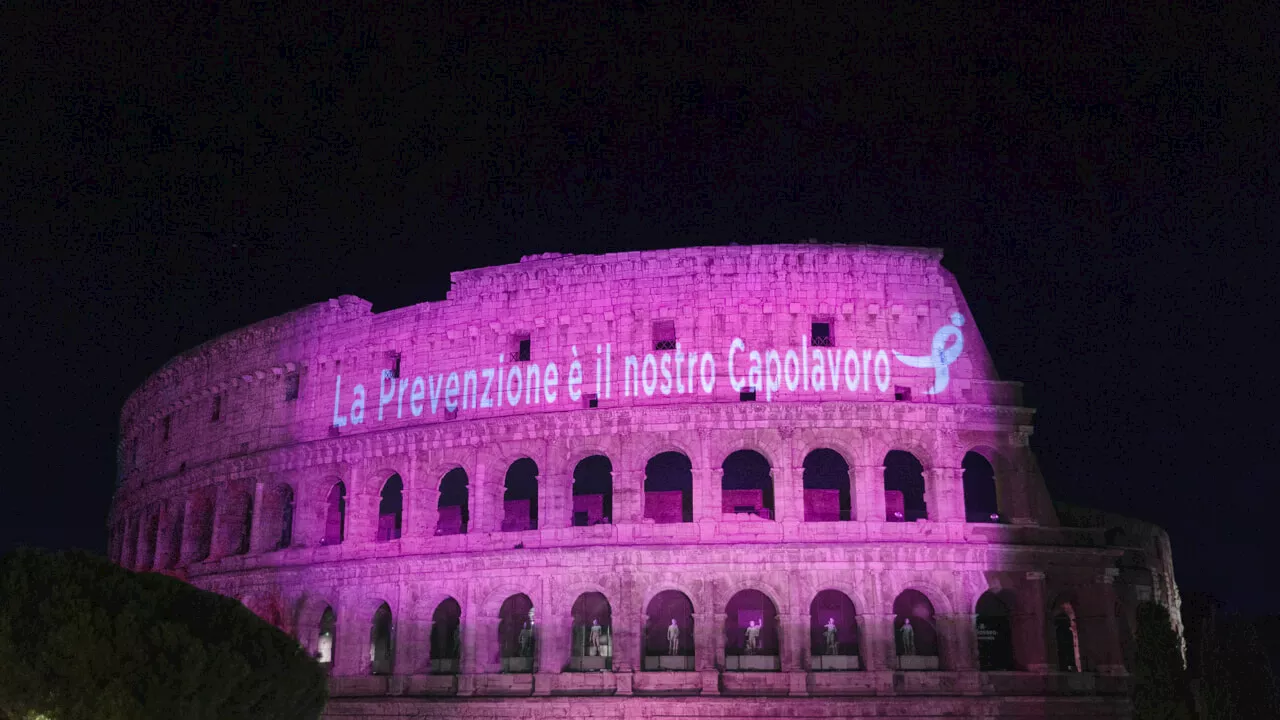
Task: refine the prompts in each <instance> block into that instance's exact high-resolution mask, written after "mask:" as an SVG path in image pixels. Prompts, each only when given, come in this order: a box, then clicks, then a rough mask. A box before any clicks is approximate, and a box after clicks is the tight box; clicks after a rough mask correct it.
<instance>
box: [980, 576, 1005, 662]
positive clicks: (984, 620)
mask: <svg viewBox="0 0 1280 720" xmlns="http://www.w3.org/2000/svg"><path fill="white" fill-rule="evenodd" d="M1011 605H1012V598H1011V597H1007V598H1006V597H1001V595H997V594H996V593H994V592H992V591H990V590H988V591H987V592H984V593H982V597H980V598H978V606H977V608H976V609H977V612H978V617H977V620H976V623H977V631H978V669H979V670H984V671H990V670H1013V669H1014V664H1013V622H1012V618H1011V617H1010V613H1009V608H1010V606H1011Z"/></svg>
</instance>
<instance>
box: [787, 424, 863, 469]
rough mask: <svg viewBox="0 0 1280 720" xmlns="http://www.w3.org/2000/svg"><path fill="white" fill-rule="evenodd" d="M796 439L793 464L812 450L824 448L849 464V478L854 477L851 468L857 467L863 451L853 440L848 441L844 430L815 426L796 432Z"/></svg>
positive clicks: (801, 461)
mask: <svg viewBox="0 0 1280 720" xmlns="http://www.w3.org/2000/svg"><path fill="white" fill-rule="evenodd" d="M796 440H797V442H796V443H795V445H794V452H795V455H796V457H794V458H792V462H793V464H802V463H803V462H804V459H805V458H806V457H808V456H809V455H810V454H811V453H812V452H813V451H814V450H822V449H824V448H825V449H827V450H831V451H833V452H835V453H837V454H839V455H840V458H841V459H842V460H844V462H845V464H846V465H848V466H849V470H850V480H853V479H854V478H853V475H852V473H853V468H855V467H858V465H859V461H860V460H861V459H862V455H863V452H862V450H861V449H860V448H858V447H856V446H855V444H854V443H853V442H850V441H849V439H848V436H847V435H846V434H845V433H844V432H836V431H833V430H829V429H825V428H817V429H813V430H810V431H801V432H800V433H798V434H797V436H796Z"/></svg>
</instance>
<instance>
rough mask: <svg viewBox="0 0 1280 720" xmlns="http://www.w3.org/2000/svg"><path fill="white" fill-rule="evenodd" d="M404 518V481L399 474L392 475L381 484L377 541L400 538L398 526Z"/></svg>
mask: <svg viewBox="0 0 1280 720" xmlns="http://www.w3.org/2000/svg"><path fill="white" fill-rule="evenodd" d="M403 520H404V481H403V480H401V479H400V475H399V474H396V475H392V476H391V477H389V478H387V482H386V483H385V484H383V486H382V494H381V495H379V500H378V535H377V538H376V539H377V541H378V542H388V541H391V540H399V539H400V526H401V523H402V522H403Z"/></svg>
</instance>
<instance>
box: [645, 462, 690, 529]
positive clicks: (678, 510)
mask: <svg viewBox="0 0 1280 720" xmlns="http://www.w3.org/2000/svg"><path fill="white" fill-rule="evenodd" d="M644 517H645V518H646V519H649V520H652V521H653V522H655V523H658V524H664V523H682V522H693V463H691V462H690V461H689V456H688V455H685V454H684V453H680V452H676V451H672V450H669V451H666V452H662V453H658V454H657V455H654V456H653V457H651V458H649V461H648V462H647V463H645V466H644Z"/></svg>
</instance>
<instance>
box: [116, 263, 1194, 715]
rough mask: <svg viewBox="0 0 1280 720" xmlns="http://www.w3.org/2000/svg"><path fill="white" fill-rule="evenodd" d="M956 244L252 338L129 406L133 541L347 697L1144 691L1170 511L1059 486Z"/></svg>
mask: <svg viewBox="0 0 1280 720" xmlns="http://www.w3.org/2000/svg"><path fill="white" fill-rule="evenodd" d="M941 258H942V253H941V251H938V250H920V249H906V248H891V247H876V246H829V245H812V244H811V245H772V246H755V247H738V246H734V247H715V248H689V249H681V250H670V251H659V252H634V253H621V254H614V255H603V256H568V255H565V256H561V255H540V256H533V257H527V258H524V259H523V260H522V261H521V262H520V263H518V264H514V265H505V266H500V267H492V268H483V269H478V270H467V271H463V272H457V273H454V274H453V276H452V281H453V287H452V290H451V291H450V292H449V295H448V297H447V299H446V300H444V301H442V302H430V303H422V304H419V305H413V306H411V307H404V308H399V309H395V310H390V311H386V312H381V313H376V314H375V313H373V312H372V311H371V308H370V304H369V303H368V302H366V301H363V300H360V299H359V298H355V297H341V298H338V299H336V300H330V301H328V302H324V303H318V304H315V305H311V306H308V307H305V308H302V309H300V310H298V311H296V312H292V313H289V314H287V315H283V316H280V317H276V318H272V319H270V320H266V321H263V322H260V323H257V324H255V325H252V326H249V327H246V328H243V329H241V330H237V331H235V332H232V333H229V334H227V335H225V336H223V337H220V338H217V339H215V340H212V341H210V342H208V343H206V344H204V345H202V346H200V347H198V348H195V349H193V350H191V351H190V352H187V353H184V354H182V355H180V356H178V357H176V358H174V359H172V360H171V361H170V362H169V363H168V364H167V365H166V366H165V367H164V368H162V369H160V370H159V371H158V372H156V373H155V374H154V375H152V376H151V377H150V378H149V379H148V380H147V381H146V382H145V383H144V384H143V385H142V387H140V388H139V389H138V390H137V391H136V392H134V394H133V395H132V396H131V397H130V398H129V400H128V402H127V403H126V404H125V407H124V410H123V412H122V415H121V421H120V436H121V438H122V441H121V448H120V477H119V488H118V490H117V492H116V496H115V502H114V505H113V508H112V512H111V517H110V537H111V542H110V552H111V556H112V558H113V559H114V560H115V561H117V562H119V563H120V564H121V565H123V566H125V567H128V568H133V569H136V570H153V571H158V572H165V573H170V574H174V575H177V576H179V577H182V578H185V579H186V580H187V581H188V582H191V583H193V584H195V585H197V586H200V587H203V588H207V589H210V590H213V591H216V592H219V593H222V594H224V595H228V596H231V597H235V598H238V599H239V600H240V601H242V602H243V603H244V604H245V605H246V606H248V607H249V608H250V609H252V610H254V611H255V612H257V613H258V614H259V615H261V616H262V617H264V618H266V619H268V620H270V621H271V622H273V623H276V624H277V625H279V626H280V627H281V628H283V629H285V630H286V631H288V632H290V633H292V634H294V635H295V637H297V639H298V641H299V642H301V643H302V644H303V645H305V646H306V647H307V648H308V650H309V651H310V652H312V653H314V654H315V656H316V657H317V658H318V659H319V660H320V661H321V662H322V663H324V664H325V665H326V667H327V668H328V672H329V673H330V676H331V681H330V687H331V694H332V696H333V700H331V702H330V705H329V709H328V712H327V716H328V717H333V718H355V717H387V718H392V717H394V718H410V717H412V718H419V717H450V718H452V717H460V716H462V715H463V714H464V713H465V714H466V716H467V717H474V718H516V717H564V718H570V717H584V718H642V717H716V718H720V717H735V718H798V717H805V718H808V717H812V718H819V717H821V718H833V717H860V718H863V717H865V718H870V717H893V718H926V717H928V718H932V717H944V716H945V717H975V718H995V717H1000V718H1014V717H1017V718H1024V717H1025V718H1032V717H1034V718H1042V717H1055V718H1064V717H1080V718H1083V717H1090V718H1094V717H1127V716H1128V714H1129V702H1128V692H1129V684H1130V679H1129V676H1128V671H1127V670H1126V667H1131V660H1132V653H1133V637H1132V627H1133V615H1134V609H1135V607H1136V605H1137V603H1138V602H1141V601H1143V600H1148V599H1154V600H1157V601H1159V602H1162V603H1164V604H1166V605H1167V606H1169V607H1170V608H1171V609H1172V610H1173V611H1174V617H1175V618H1176V617H1177V609H1178V595H1177V588H1176V585H1175V584H1174V581H1173V570H1172V563H1171V554H1170V549H1169V545H1168V538H1167V536H1166V535H1165V534H1164V533H1163V531H1161V530H1160V529H1158V528H1155V527H1153V526H1150V525H1147V524H1144V523H1140V522H1137V521H1131V520H1126V519H1123V518H1116V517H1112V516H1108V515H1105V514H1102V513H1091V512H1087V511H1082V510H1079V509H1074V508H1067V507H1064V506H1057V507H1055V505H1054V503H1053V502H1052V500H1051V499H1050V497H1049V495H1048V493H1047V492H1046V489H1045V484H1044V481H1043V479H1042V477H1041V475H1040V473H1039V470H1038V468H1037V465H1036V461H1035V458H1034V457H1033V455H1032V453H1031V451H1030V449H1029V447H1028V438H1029V436H1030V435H1031V432H1032V420H1033V414H1034V411H1033V410H1032V409H1030V408H1027V407H1024V406H1023V405H1022V400H1021V386H1020V385H1019V384H1018V383H1015V382H1007V381H1001V380H1000V379H998V378H997V376H996V372H995V369H994V366H993V364H992V361H991V358H990V357H989V355H988V353H987V350H986V348H985V347H984V344H983V342H982V339H981V337H980V335H979V333H978V328H977V327H976V324H975V322H974V320H973V316H972V315H971V314H970V312H969V308H968V306H967V304H966V302H965V299H964V297H963V295H962V294H961V292H960V289H959V287H958V286H957V284H956V281H955V280H954V278H953V277H952V276H951V274H950V273H948V272H947V271H946V270H944V269H943V268H942V266H941ZM1001 300H1002V299H1001V298H991V301H993V302H999V301H1001ZM1175 622H1176V621H1175Z"/></svg>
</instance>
